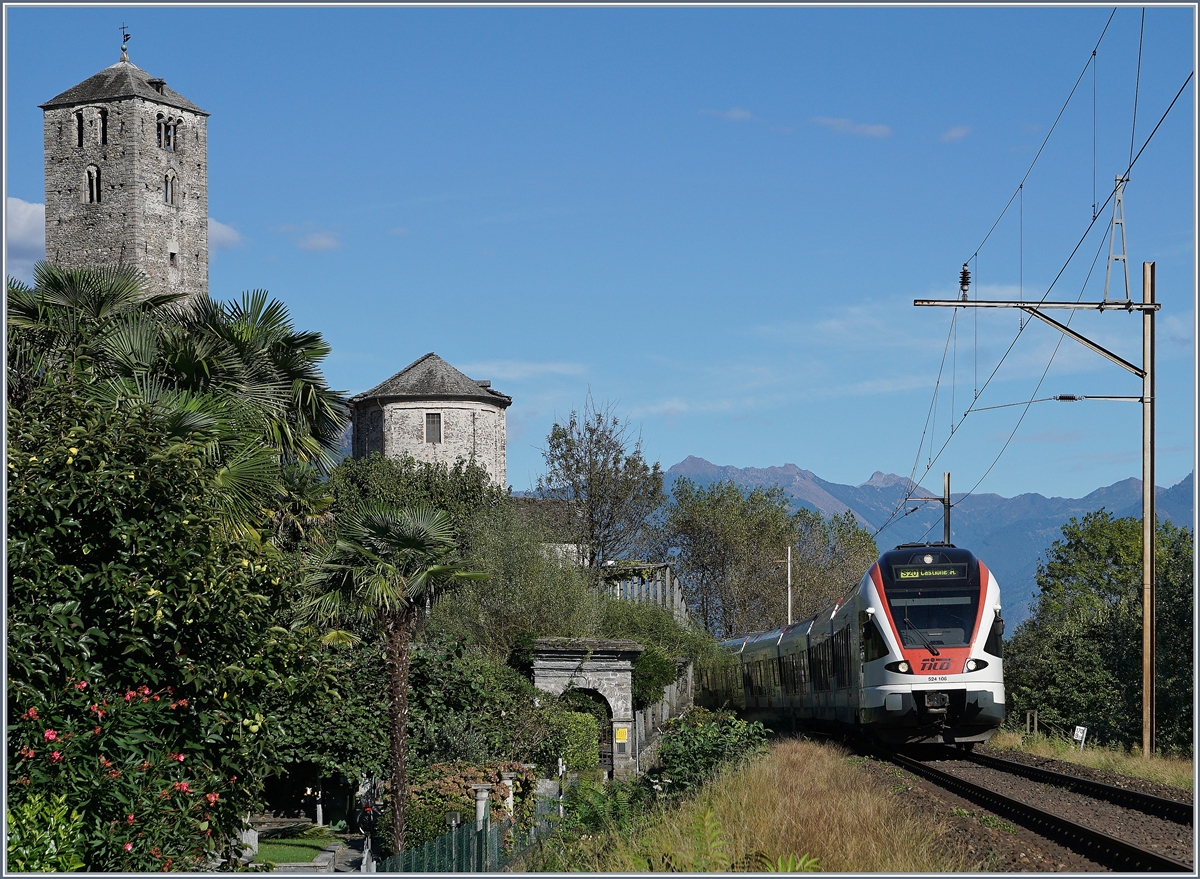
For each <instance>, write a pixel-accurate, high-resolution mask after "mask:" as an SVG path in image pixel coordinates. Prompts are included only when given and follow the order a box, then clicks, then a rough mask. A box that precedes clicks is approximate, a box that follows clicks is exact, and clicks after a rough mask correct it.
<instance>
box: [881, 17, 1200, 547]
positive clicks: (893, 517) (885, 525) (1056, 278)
mask: <svg viewBox="0 0 1200 879" xmlns="http://www.w3.org/2000/svg"><path fill="white" fill-rule="evenodd" d="M1109 20H1110V21H1111V16H1110V17H1109ZM1106 28H1107V25H1106ZM1101 37H1102V38H1103V35H1101ZM1194 76H1195V71H1194V70H1193V71H1189V72H1188V75H1187V77H1186V78H1185V79H1184V81H1183V85H1181V86H1180V87H1179V91H1177V92H1176V93H1175V96H1174V97H1173V98H1172V99H1171V103H1170V104H1168V105H1167V108H1166V110H1164V111H1163V114H1162V116H1160V117H1159V120H1158V122H1157V123H1156V124H1155V126H1154V128H1153V130H1151V132H1150V134H1149V135H1148V136H1147V137H1146V139H1145V141H1143V142H1142V146H1141V148H1140V149H1139V150H1138V151H1137V153H1136V154H1135V155H1134V156H1133V158H1132V159H1130V161H1129V165H1128V166H1127V167H1126V169H1125V173H1124V174H1123V175H1121V176H1122V177H1125V178H1127V177H1128V176H1129V172H1130V171H1132V170H1133V167H1134V166H1135V165H1136V164H1137V162H1138V160H1139V159H1140V158H1141V157H1142V153H1144V152H1145V151H1146V147H1148V146H1149V145H1150V141H1152V140H1153V139H1154V136H1155V135H1156V134H1157V133H1158V130H1159V128H1161V127H1162V124H1163V122H1164V121H1165V120H1166V118H1167V116H1168V115H1170V113H1171V110H1172V109H1173V108H1174V107H1175V104H1176V103H1177V102H1178V101H1179V98H1180V96H1181V95H1182V94H1183V92H1184V90H1185V89H1186V88H1187V87H1188V84H1189V83H1190V82H1191V81H1192V78H1193V77H1194ZM1018 191H1019V190H1018ZM1115 194H1116V187H1115V186H1114V187H1113V189H1112V191H1111V192H1110V193H1109V195H1108V198H1106V199H1105V201H1104V204H1103V205H1101V206H1100V210H1099V211H1097V213H1096V216H1095V217H1093V218H1092V220H1091V222H1090V223H1088V226H1087V228H1086V229H1085V230H1084V232H1083V234H1082V235H1081V236H1080V237H1079V240H1078V241H1077V242H1076V243H1075V246H1074V247H1073V248H1072V249H1071V253H1070V254H1069V255H1068V256H1067V258H1066V260H1065V261H1064V262H1063V265H1062V267H1061V268H1060V269H1059V270H1058V273H1057V274H1056V275H1055V276H1054V280H1053V281H1051V282H1050V286H1048V287H1047V288H1046V292H1045V293H1043V294H1042V297H1041V299H1040V300H1038V301H1037V302H1036V303H1033V302H1032V301H1031V303H1030V304H1031V305H1032V306H1034V307H1036V306H1037V305H1041V304H1042V303H1043V302H1045V301H1046V298H1047V297H1048V296H1049V295H1050V293H1051V291H1052V290H1053V289H1054V287H1055V286H1056V285H1057V284H1058V282H1059V280H1060V279H1061V278H1062V276H1063V273H1064V272H1065V271H1066V270H1067V267H1068V266H1069V265H1070V264H1071V261H1072V260H1073V259H1074V258H1075V255H1076V254H1077V253H1078V252H1079V248H1080V247H1081V246H1082V244H1083V242H1084V241H1085V240H1087V236H1088V235H1089V234H1090V233H1091V231H1092V229H1093V228H1094V227H1095V225H1096V220H1097V218H1098V217H1099V215H1100V213H1102V212H1103V211H1104V209H1105V208H1106V207H1107V206H1108V204H1109V202H1111V201H1112V199H1113V196H1114V195H1115ZM1014 195H1015V193H1014ZM1010 203H1011V200H1010ZM989 234H990V233H989ZM985 240H986V237H985ZM1102 246H1103V245H1102ZM973 256H975V257H977V256H978V251H977V252H976V254H974V255H973ZM1094 264H1095V263H1094V261H1093V266H1094ZM1089 277H1090V272H1089ZM1085 285H1086V281H1085ZM1080 296H1081V297H1082V292H1081V293H1080ZM955 312H956V313H957V309H955ZM1028 326H1029V325H1028V324H1026V325H1025V327H1022V328H1021V329H1019V330H1018V331H1017V333H1016V334H1015V335H1014V337H1013V340H1012V342H1010V343H1009V345H1008V347H1007V348H1006V349H1005V351H1004V353H1003V354H1002V355H1001V357H1000V360H999V361H998V362H997V364H996V366H995V368H993V369H992V371H991V373H990V374H989V375H988V377H987V379H986V380H985V381H984V383H983V387H981V388H979V390H978V392H977V393H976V399H978V398H979V397H980V396H982V395H983V392H984V391H985V390H986V389H987V387H988V385H989V384H991V381H992V379H993V378H995V376H996V373H997V372H999V370H1000V367H1001V366H1002V365H1003V364H1004V362H1005V360H1007V358H1008V355H1009V354H1010V353H1012V350H1013V348H1014V347H1015V346H1016V344H1017V341H1018V340H1019V339H1020V337H1021V335H1022V334H1023V333H1024V330H1025V329H1026V328H1027V327H1028ZM948 338H949V337H948ZM1061 344H1062V339H1061V338H1060V339H1059V340H1058V343H1057V344H1056V345H1055V349H1054V353H1052V354H1051V362H1053V358H1054V355H1055V354H1057V352H1058V348H1059V346H1060V345H1061ZM942 362H943V367H944V363H945V352H944V351H943V354H942ZM1049 366H1050V364H1049V363H1048V364H1047V367H1046V368H1047V369H1049ZM940 376H941V370H939V382H940ZM1044 377H1045V374H1044V373H1043V379H1044ZM1038 387H1039V388H1040V387H1041V380H1039V382H1038ZM1035 393H1036V390H1035ZM934 396H935V398H936V396H937V386H935V389H934ZM974 411H979V410H978V409H976V408H975V406H974V401H973V402H972V406H971V407H968V409H967V410H966V411H965V412H964V413H963V415H962V418H960V419H959V420H958V422H957V424H958V425H961V424H962V422H963V421H964V420H965V419H966V417H967V416H968V415H970V414H971V413H972V412H974ZM1027 411H1028V407H1026V409H1025V410H1024V411H1023V412H1022V414H1021V418H1020V419H1019V420H1018V422H1017V425H1016V427H1014V428H1013V433H1011V434H1010V435H1009V437H1008V439H1007V440H1005V443H1004V445H1003V447H1002V448H1001V449H1000V452H999V454H997V456H996V458H995V459H994V460H993V461H992V463H991V465H990V466H989V467H988V469H987V470H986V471H985V473H984V475H983V476H982V477H980V479H979V480H978V481H977V482H976V483H975V485H974V486H972V488H971V491H970V492H967V494H965V495H964V496H963V497H961V498H959V501H960V502H961V501H962V500H963V499H964V498H965V497H967V496H969V495H970V494H971V492H973V491H974V490H975V489H976V488H977V487H978V486H979V485H980V483H982V481H983V479H985V478H986V477H987V475H988V474H989V473H991V471H992V469H993V468H994V467H995V466H996V464H997V463H998V462H999V460H1000V458H1001V457H1002V456H1003V454H1004V452H1005V451H1006V450H1007V448H1008V446H1009V444H1010V443H1011V442H1012V437H1013V436H1015V433H1016V430H1017V428H1019V427H1020V425H1021V421H1023V420H1024V417H1025V412H1027ZM926 423H927V425H928V421H927V422H926ZM956 426H957V425H956ZM924 443H925V433H924V432H923V433H922V436H921V446H920V448H918V451H917V462H919V461H920V457H921V451H922V449H923V448H924ZM949 443H950V440H949V439H947V440H946V442H945V443H943V444H942V446H941V448H940V449H939V450H938V452H937V454H936V455H933V456H931V457H930V458H929V461H928V464H927V466H926V469H925V473H924V474H922V476H921V478H922V479H924V478H925V476H927V475H928V474H929V471H930V470H932V469H933V465H934V464H935V463H937V461H938V459H939V458H940V457H941V455H942V452H944V451H945V449H946V447H947V446H948V445H949ZM931 451H932V446H931ZM917 462H914V464H915V466H914V467H913V472H912V474H911V475H910V477H909V486H908V489H907V490H906V492H905V497H904V499H903V500H902V501H901V502H900V503H898V504H897V505H896V507H895V509H893V511H892V513H891V515H889V516H888V518H887V519H886V520H885V521H884V523H883V524H882V525H880V526H879V528H877V529H876V530H875V534H877V535H878V534H879V533H881V532H882V531H883V530H884V529H886V528H888V527H889V526H890V525H891V524H892V523H893V522H894V521H895V520H896V517H897V515H898V514H899V512H900V510H901V509H903V508H904V506H905V505H906V504H907V503H908V502H909V501H910V500H911V495H910V494H909V492H911V491H912V488H913V486H914V485H916V484H918V483H919V480H916V479H915V477H916V471H917V467H919V466H920V465H919V463H917ZM905 515H907V514H905ZM901 518H903V517H901Z"/></svg>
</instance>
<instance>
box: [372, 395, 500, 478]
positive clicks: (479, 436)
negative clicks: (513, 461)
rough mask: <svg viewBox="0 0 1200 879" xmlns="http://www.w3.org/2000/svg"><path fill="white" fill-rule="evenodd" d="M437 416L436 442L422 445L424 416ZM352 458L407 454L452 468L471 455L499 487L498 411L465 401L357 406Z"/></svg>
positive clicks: (398, 456) (498, 408)
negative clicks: (438, 437) (439, 419)
mask: <svg viewBox="0 0 1200 879" xmlns="http://www.w3.org/2000/svg"><path fill="white" fill-rule="evenodd" d="M429 412H436V413H439V414H440V415H441V416H442V441H441V442H439V443H431V442H426V437H425V415H426V413H429ZM353 443H354V448H353V454H354V457H356V458H360V457H364V456H366V455H369V454H370V453H371V452H381V453H383V454H384V455H385V456H387V457H389V458H402V457H405V456H412V457H413V458H414V459H416V460H417V461H421V462H426V463H433V462H437V463H444V464H448V465H453V464H454V462H455V461H457V460H459V459H460V458H461V459H464V460H468V459H470V458H472V457H474V459H475V462H476V463H477V464H479V465H480V466H481V467H483V468H484V469H485V470H486V471H487V472H488V474H489V475H490V476H491V477H492V481H493V482H494V483H495V484H496V485H499V486H501V487H504V486H506V485H507V484H508V482H507V479H508V471H507V466H506V458H505V451H506V449H505V445H506V431H505V419H504V410H503V409H501V408H500V407H499V406H493V405H490V404H488V403H483V402H475V401H470V400H453V401H435V400H419V401H408V400H406V401H400V402H388V403H384V404H383V405H382V406H357V407H356V408H355V412H354V440H353Z"/></svg>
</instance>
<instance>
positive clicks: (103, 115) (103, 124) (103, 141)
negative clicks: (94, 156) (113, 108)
mask: <svg viewBox="0 0 1200 879" xmlns="http://www.w3.org/2000/svg"><path fill="white" fill-rule="evenodd" d="M99 115H100V145H101V146H106V145H107V144H108V111H107V110H101V111H100V114H99Z"/></svg>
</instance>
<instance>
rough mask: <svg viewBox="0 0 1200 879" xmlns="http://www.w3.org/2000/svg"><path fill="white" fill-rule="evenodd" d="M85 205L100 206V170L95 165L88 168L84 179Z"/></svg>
mask: <svg viewBox="0 0 1200 879" xmlns="http://www.w3.org/2000/svg"><path fill="white" fill-rule="evenodd" d="M83 203H84V204H100V169H99V168H97V167H96V166H95V165H88V166H87V172H86V174H85V178H84V189H83Z"/></svg>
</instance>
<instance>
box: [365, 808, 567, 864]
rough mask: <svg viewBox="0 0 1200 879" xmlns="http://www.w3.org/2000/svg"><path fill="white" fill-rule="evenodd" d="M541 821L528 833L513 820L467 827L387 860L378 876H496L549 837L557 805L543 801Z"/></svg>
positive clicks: (506, 819)
mask: <svg viewBox="0 0 1200 879" xmlns="http://www.w3.org/2000/svg"><path fill="white" fill-rule="evenodd" d="M537 807H538V808H537V820H536V822H535V823H534V826H533V827H531V828H530V829H529V830H528V831H525V832H521V831H518V830H517V829H516V828H515V826H514V825H513V822H512V820H511V819H509V818H505V819H504V820H503V821H501V822H500V823H499V824H495V825H493V824H491V823H490V822H488V823H487V824H485V826H484V828H483V829H482V830H476V829H475V825H474V824H473V823H472V824H464V825H461V826H459V827H456V828H454V829H453V830H451V831H450V832H449V833H444V834H442V835H441V836H439V837H437V839H431V840H430V841H429V842H427V843H425V844H424V845H422V846H418V847H416V848H410V849H406V850H405V851H403V852H401V853H400V854H398V855H392V856H391V857H390V858H384V860H383V861H381V862H380V864H379V866H378V867H377V868H376V872H378V873H494V872H497V871H499V870H503V869H504V868H505V867H506V866H507V865H508V864H509V863H510V862H511V861H512V860H513V859H515V858H516V857H517V856H518V855H520V854H521V853H522V852H524V851H525V850H526V849H527V848H529V846H530V845H532V844H533V843H534V842H536V841H537V838H538V837H539V836H542V835H543V834H545V833H546V832H547V831H548V830H549V829H550V826H551V821H552V820H553V818H554V816H555V815H556V814H557V804H556V803H554V802H551V801H547V800H542V799H539V800H538V803H537Z"/></svg>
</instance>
